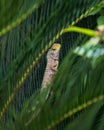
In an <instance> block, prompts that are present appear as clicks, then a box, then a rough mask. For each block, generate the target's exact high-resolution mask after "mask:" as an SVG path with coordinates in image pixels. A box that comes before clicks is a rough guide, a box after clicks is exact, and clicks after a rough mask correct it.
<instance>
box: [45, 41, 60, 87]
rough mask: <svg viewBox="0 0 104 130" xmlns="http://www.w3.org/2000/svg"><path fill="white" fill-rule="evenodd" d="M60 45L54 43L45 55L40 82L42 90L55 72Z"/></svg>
mask: <svg viewBox="0 0 104 130" xmlns="http://www.w3.org/2000/svg"><path fill="white" fill-rule="evenodd" d="M60 48H61V45H60V44H59V43H54V44H53V45H52V47H51V48H50V49H49V51H48V53H47V65H46V69H45V73H44V76H43V81H42V89H43V88H45V87H47V85H49V84H50V83H51V81H52V79H53V77H54V75H55V74H56V72H57V69H58V64H59V51H60Z"/></svg>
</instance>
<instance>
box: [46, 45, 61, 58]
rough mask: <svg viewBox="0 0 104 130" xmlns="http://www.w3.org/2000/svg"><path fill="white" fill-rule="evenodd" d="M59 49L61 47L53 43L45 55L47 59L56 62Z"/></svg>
mask: <svg viewBox="0 0 104 130" xmlns="http://www.w3.org/2000/svg"><path fill="white" fill-rule="evenodd" d="M60 48H61V45H60V44H59V43H54V44H53V45H52V47H51V48H50V49H49V51H48V53H47V58H52V59H54V60H58V58H59V51H60Z"/></svg>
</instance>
